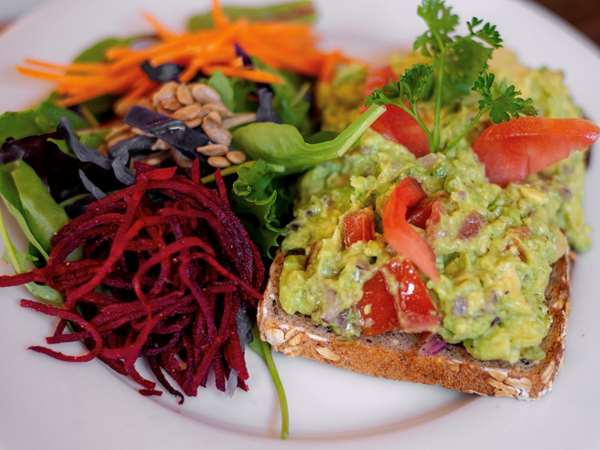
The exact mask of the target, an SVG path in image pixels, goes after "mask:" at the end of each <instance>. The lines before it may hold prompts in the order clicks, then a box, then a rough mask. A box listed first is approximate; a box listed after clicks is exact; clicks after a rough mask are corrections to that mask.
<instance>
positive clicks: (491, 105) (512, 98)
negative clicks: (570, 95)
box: [473, 72, 537, 123]
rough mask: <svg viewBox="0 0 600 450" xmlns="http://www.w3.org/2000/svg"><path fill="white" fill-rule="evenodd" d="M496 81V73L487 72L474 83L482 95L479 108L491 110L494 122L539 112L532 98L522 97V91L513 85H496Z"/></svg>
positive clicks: (474, 87) (476, 89)
mask: <svg viewBox="0 0 600 450" xmlns="http://www.w3.org/2000/svg"><path fill="white" fill-rule="evenodd" d="M494 81H495V76H494V74H493V73H488V72H485V73H483V74H481V76H480V77H479V78H478V79H477V81H476V82H475V84H474V85H473V90H474V91H476V92H478V93H479V95H481V100H479V109H480V110H481V111H489V114H490V119H492V121H493V122H495V123H500V122H505V121H507V120H509V119H511V118H516V117H519V116H521V115H525V116H535V115H536V114H537V111H536V109H535V107H534V106H533V100H532V99H530V98H527V99H524V98H522V97H520V95H521V92H520V91H518V90H517V88H515V86H513V85H509V86H502V87H496V85H495V83H494Z"/></svg>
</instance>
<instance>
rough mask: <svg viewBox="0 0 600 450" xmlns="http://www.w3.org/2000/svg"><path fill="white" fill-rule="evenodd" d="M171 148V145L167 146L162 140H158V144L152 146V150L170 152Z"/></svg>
mask: <svg viewBox="0 0 600 450" xmlns="http://www.w3.org/2000/svg"><path fill="white" fill-rule="evenodd" d="M169 148H170V145H169V144H167V143H166V142H165V141H163V140H162V139H157V140H156V142H155V143H154V144H152V150H158V151H160V150H168V149H169Z"/></svg>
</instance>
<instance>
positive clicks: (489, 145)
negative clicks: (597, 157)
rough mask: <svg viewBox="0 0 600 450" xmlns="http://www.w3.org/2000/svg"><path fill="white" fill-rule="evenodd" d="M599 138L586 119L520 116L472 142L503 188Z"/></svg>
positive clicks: (489, 174) (599, 133) (598, 130)
mask: <svg viewBox="0 0 600 450" xmlns="http://www.w3.org/2000/svg"><path fill="white" fill-rule="evenodd" d="M598 136H600V128H599V127H598V126H597V125H595V124H594V123H592V122H590V121H589V120H583V119H548V118H545V117H520V118H518V119H512V120H509V121H507V122H503V123H500V124H496V125H491V126H489V127H488V128H486V129H485V130H484V131H483V132H482V133H481V135H479V137H478V138H477V139H476V140H475V142H474V143H473V150H474V151H475V153H476V154H477V156H478V157H479V160H480V161H481V162H482V164H483V165H484V166H485V173H486V175H487V177H488V179H489V180H490V181H491V182H492V183H496V184H498V185H500V186H506V185H507V184H508V183H511V182H514V181H522V180H524V179H525V178H527V177H528V176H529V175H531V174H534V173H536V172H539V171H540V170H542V169H545V168H546V167H548V166H550V165H552V164H554V163H557V162H559V161H561V160H563V159H565V158H566V157H568V156H569V155H570V154H571V153H572V152H574V151H576V150H584V149H586V148H588V147H589V146H590V145H592V144H593V143H594V142H595V141H596V140H597V139H598Z"/></svg>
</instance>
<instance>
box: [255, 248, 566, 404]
mask: <svg viewBox="0 0 600 450" xmlns="http://www.w3.org/2000/svg"><path fill="white" fill-rule="evenodd" d="M282 264H283V255H282V254H279V255H278V256H277V257H276V258H275V260H274V261H273V264H272V266H271V272H270V279H269V284H268V286H267V289H266V291H265V294H264V298H263V300H262V301H261V303H260V305H259V308H258V324H259V328H260V332H261V336H262V338H263V340H265V341H267V342H269V343H270V344H271V346H272V347H273V349H275V350H276V351H279V352H282V353H284V354H285V355H289V356H302V357H304V358H309V359H314V360H317V361H322V362H325V363H327V364H331V365H333V366H337V367H343V368H345V369H350V370H353V371H355V372H360V373H365V374H369V375H374V376H378V377H384V378H389V379H392V380H406V381H413V382H417V383H424V384H437V385H440V386H443V387H446V388H449V389H455V390H458V391H463V392H468V393H473V394H479V395H491V396H498V397H513V398H517V399H537V398H539V397H541V396H542V395H544V394H545V393H546V392H548V391H549V390H550V389H551V388H552V384H553V382H554V379H555V377H556V374H557V372H558V370H559V368H560V366H561V364H562V361H563V355H564V350H565V335H566V332H567V315H568V312H569V266H570V260H569V256H565V257H563V258H561V259H560V260H559V261H557V262H556V263H555V264H554V267H553V271H552V274H551V276H550V282H549V284H548V287H547V289H546V301H547V304H548V309H549V312H550V314H551V316H552V325H551V327H550V331H549V332H548V336H546V338H545V339H544V341H543V343H542V348H543V350H544V351H545V352H546V357H545V358H544V359H543V360H541V361H538V362H535V363H524V362H519V363H517V364H508V363H506V362H503V361H479V360H476V359H474V358H473V357H472V356H470V355H469V354H468V353H467V351H466V350H465V349H464V347H462V346H459V345H450V346H448V347H447V348H446V349H444V350H442V351H441V352H439V353H437V354H436V355H429V354H426V353H424V352H423V351H422V346H423V344H424V342H425V341H426V340H427V338H428V336H427V335H426V334H407V333H400V332H393V333H387V334H384V335H381V336H373V337H360V338H357V339H346V338H342V337H339V336H337V335H336V334H334V333H332V332H330V331H328V330H327V329H326V328H323V327H319V326H315V325H314V324H313V323H312V322H311V320H310V318H306V317H303V316H292V315H289V314H287V313H286V312H285V311H283V310H282V309H281V307H280V306H279V302H278V290H279V277H280V274H281V268H282Z"/></svg>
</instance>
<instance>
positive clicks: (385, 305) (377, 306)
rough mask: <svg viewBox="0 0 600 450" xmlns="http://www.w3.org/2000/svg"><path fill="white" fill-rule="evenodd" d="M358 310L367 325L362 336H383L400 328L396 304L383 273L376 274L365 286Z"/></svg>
mask: <svg viewBox="0 0 600 450" xmlns="http://www.w3.org/2000/svg"><path fill="white" fill-rule="evenodd" d="M358 310H359V312H360V314H361V316H362V318H363V320H364V324H365V325H364V326H363V330H362V334H364V335H366V336H373V335H376V334H383V333H387V332H388V331H392V330H395V329H397V328H398V325H399V323H398V314H397V313H396V302H395V301H394V297H393V296H392V294H390V293H389V291H388V289H387V285H386V282H385V277H384V276H383V274H382V273H381V272H376V273H375V275H373V276H372V277H371V278H370V279H369V280H367V281H366V282H365V284H364V285H363V295H362V298H361V299H360V302H359V303H358Z"/></svg>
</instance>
